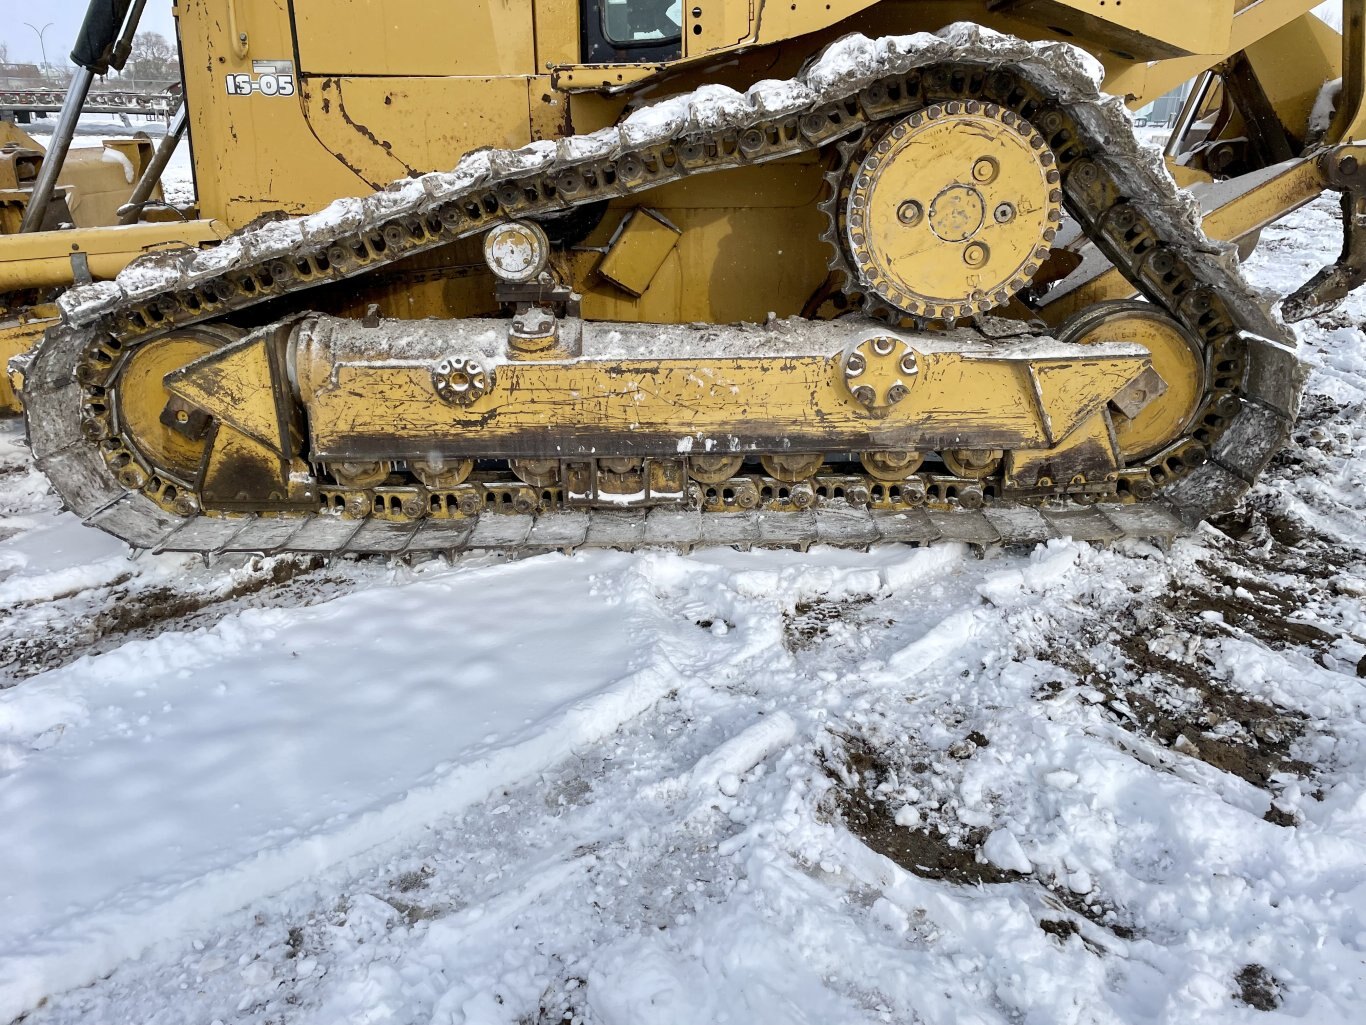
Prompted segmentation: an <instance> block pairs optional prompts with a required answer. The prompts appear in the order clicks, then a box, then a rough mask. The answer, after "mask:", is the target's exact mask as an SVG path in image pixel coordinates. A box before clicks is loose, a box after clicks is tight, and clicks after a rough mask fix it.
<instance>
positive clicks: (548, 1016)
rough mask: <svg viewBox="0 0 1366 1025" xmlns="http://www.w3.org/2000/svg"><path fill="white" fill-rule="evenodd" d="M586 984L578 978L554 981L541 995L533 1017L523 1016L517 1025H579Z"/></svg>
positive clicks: (586, 993) (583, 1018) (582, 1012)
mask: <svg viewBox="0 0 1366 1025" xmlns="http://www.w3.org/2000/svg"><path fill="white" fill-rule="evenodd" d="M587 997H588V982H587V980H585V979H581V978H579V977H578V976H570V977H568V978H563V979H556V980H555V981H554V982H552V983H551V984H550V985H549V986H547V987H546V988H545V992H544V993H542V994H541V999H540V1001H539V1006H538V1007H537V1009H536V1013H535V1015H525V1016H523V1017H521V1018H519V1019H518V1020H517V1025H581V1023H583V1022H587V1021H588V1020H589V1019H588V1018H587V1017H586V1015H585V1001H586V999H587Z"/></svg>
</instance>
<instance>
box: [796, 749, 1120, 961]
mask: <svg viewBox="0 0 1366 1025" xmlns="http://www.w3.org/2000/svg"><path fill="white" fill-rule="evenodd" d="M976 736H977V737H981V734H977V735H976ZM841 740H842V743H843V750H842V751H841V753H840V754H841V757H840V758H834V759H831V758H826V759H825V760H824V761H823V768H824V769H825V772H826V775H827V776H828V777H829V778H830V779H831V780H832V781H833V782H834V783H835V787H834V789H833V791H832V795H833V798H834V810H835V813H836V814H837V815H838V816H839V818H840V819H841V820H842V821H843V822H844V824H845V826H846V827H847V828H848V829H849V831H850V832H851V833H853V834H854V835H855V836H856V837H858V838H859V839H860V840H861V841H863V843H865V844H867V845H868V846H869V847H870V848H872V849H873V850H874V851H876V852H877V853H878V854H881V855H882V856H883V857H885V858H889V859H890V860H892V861H894V862H896V864H898V865H899V866H901V867H902V868H904V869H905V870H906V871H908V872H911V873H913V874H915V875H918V876H920V877H921V878H923V879H936V880H942V881H945V882H949V883H955V884H963V885H971V886H977V885H991V884H995V883H1023V884H1027V885H1036V886H1039V887H1041V888H1042V889H1044V890H1046V891H1047V892H1048V894H1049V895H1050V901H1051V903H1052V904H1053V905H1054V906H1055V907H1057V906H1061V907H1062V908H1065V909H1066V910H1067V911H1070V912H1072V913H1073V914H1075V915H1077V916H1079V917H1081V918H1085V919H1087V920H1088V921H1090V922H1092V923H1094V924H1095V925H1098V926H1100V927H1101V928H1103V929H1108V930H1109V931H1110V932H1111V933H1113V934H1114V935H1115V936H1117V937H1119V938H1120V939H1132V938H1133V937H1134V936H1135V935H1136V932H1135V930H1134V929H1132V928H1131V927H1130V926H1128V925H1127V924H1125V921H1124V916H1123V915H1122V914H1121V913H1120V911H1119V909H1118V908H1116V907H1115V906H1114V905H1113V904H1111V903H1110V902H1108V901H1106V900H1105V899H1103V898H1101V897H1099V896H1097V895H1094V894H1089V895H1086V896H1082V895H1079V894H1076V893H1073V892H1072V891H1071V890H1069V889H1067V888H1066V887H1065V886H1062V885H1059V884H1056V883H1049V882H1048V881H1046V880H1042V879H1038V878H1036V877H1033V876H1028V875H1024V874H1021V873H1019V872H1010V871H1006V870H1003V869H1000V868H997V867H996V866H995V865H992V864H991V863H990V862H988V861H987V860H986V859H985V858H980V857H979V856H978V851H979V850H980V849H981V847H982V844H983V843H985V842H986V838H987V836H988V835H989V834H988V831H987V830H985V829H982V828H962V827H958V828H955V827H954V826H953V825H951V824H945V823H943V822H940V823H933V822H930V823H926V824H924V825H920V826H917V827H915V828H908V827H905V826H899V825H897V823H896V812H895V810H894V809H893V808H892V807H890V806H889V804H888V803H887V802H886V801H884V800H883V799H882V798H881V797H879V796H878V795H877V793H876V791H877V787H878V784H879V783H881V782H882V781H883V780H884V779H886V778H887V777H888V775H889V773H890V772H892V771H893V768H894V767H893V766H890V765H888V764H887V763H886V761H885V759H884V756H883V754H882V753H881V752H880V751H878V750H876V749H875V748H874V747H873V746H872V745H870V744H869V743H868V742H867V741H866V740H864V739H863V738H861V737H855V736H850V735H844V736H842V737H841ZM981 740H982V741H983V743H978V746H979V747H985V746H986V743H985V741H986V738H985V737H981ZM974 742H976V741H975V740H974ZM915 771H916V770H915V768H914V767H913V766H906V767H905V769H904V770H903V771H900V772H898V776H899V778H902V779H905V778H907V775H908V773H913V772H915ZM1039 928H1040V929H1042V930H1044V932H1047V933H1049V934H1051V935H1053V936H1056V937H1058V938H1059V939H1061V940H1062V941H1063V942H1065V941H1066V938H1067V936H1070V935H1073V934H1075V933H1077V932H1079V927H1078V926H1077V924H1076V922H1075V921H1074V920H1072V919H1068V918H1065V917H1057V916H1052V917H1049V916H1045V917H1042V918H1041V919H1040V920H1039ZM1087 946H1088V947H1089V948H1090V949H1091V950H1092V951H1093V952H1094V953H1097V954H1100V953H1103V951H1102V950H1101V948H1098V947H1095V946H1092V945H1091V944H1089V943H1088V944H1087Z"/></svg>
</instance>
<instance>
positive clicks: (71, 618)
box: [0, 558, 345, 689]
mask: <svg viewBox="0 0 1366 1025" xmlns="http://www.w3.org/2000/svg"><path fill="white" fill-rule="evenodd" d="M342 579H345V571H344V568H339V567H338V566H331V567H329V566H328V565H327V564H326V562H325V561H324V560H323V559H320V558H277V559H267V560H262V561H260V562H259V563H258V564H257V565H256V566H255V567H254V571H253V572H250V573H249V574H246V575H242V576H239V577H238V578H237V579H236V580H235V581H234V582H233V583H232V584H231V585H230V586H227V587H225V588H223V589H222V590H217V591H211V590H197V589H196V590H186V591H181V590H177V589H176V588H174V587H170V586H165V585H157V586H154V587H139V586H138V585H137V581H136V578H134V577H131V576H125V577H122V578H120V579H117V580H115V581H113V582H112V583H111V584H108V585H105V586H104V587H101V588H97V589H92V590H90V591H86V592H77V593H75V594H71V595H64V596H62V598H63V599H67V600H71V601H73V602H80V603H83V604H84V606H86V607H83V608H80V609H75V608H73V609H72V610H71V611H70V612H68V613H67V615H66V616H62V615H61V614H60V612H59V614H58V615H57V616H55V617H53V621H52V622H51V624H50V626H49V628H48V629H47V630H46V631H45V632H43V633H35V632H31V631H22V632H19V635H18V636H14V637H9V638H3V639H0V689H2V688H5V687H10V686H13V685H14V684H16V683H18V682H20V681H22V680H25V679H27V678H29V677H31V676H35V675H37V674H38V673H42V672H46V671H47V670H49V669H56V668H60V667H61V666H64V665H68V664H69V663H71V662H74V661H75V660H76V659H78V658H80V657H81V656H83V655H90V654H98V653H100V652H102V651H106V650H108V649H109V648H112V647H114V646H116V645H117V644H121V643H123V642H124V641H125V640H127V639H130V638H145V637H154V636H156V635H157V634H160V633H164V632H166V631H169V630H185V629H192V628H193V627H195V626H197V625H200V624H201V623H205V624H207V623H211V622H216V621H217V620H218V619H220V618H221V617H222V615H223V614H224V612H225V611H227V610H228V609H229V608H231V607H240V608H250V607H255V606H265V605H281V604H288V605H309V604H312V603H313V602H314V601H323V600H327V599H329V598H332V597H335V590H332V589H330V587H329V585H332V584H335V583H336V582H338V581H340V580H342ZM56 600H57V599H49V600H48V601H47V603H46V604H48V605H49V606H51V605H52V604H53V603H54V602H55V601H56ZM24 607H26V606H16V607H15V609H14V610H11V614H12V612H13V611H19V610H21V609H22V608H24Z"/></svg>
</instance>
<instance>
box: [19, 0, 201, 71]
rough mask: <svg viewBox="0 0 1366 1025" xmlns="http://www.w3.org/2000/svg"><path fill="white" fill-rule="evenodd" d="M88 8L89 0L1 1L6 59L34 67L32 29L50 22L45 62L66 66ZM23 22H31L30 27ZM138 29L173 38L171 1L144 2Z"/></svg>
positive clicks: (36, 57)
mask: <svg viewBox="0 0 1366 1025" xmlns="http://www.w3.org/2000/svg"><path fill="white" fill-rule="evenodd" d="M88 6H89V3H88V0H39V2H37V3H35V2H34V0H0V40H3V41H4V42H5V44H6V45H7V46H8V47H9V59H10V60H12V61H16V62H19V63H34V64H36V63H37V62H38V61H39V60H41V59H42V51H41V50H40V49H39V47H38V33H37V32H35V31H34V29H39V30H41V29H42V28H43V26H44V25H46V24H48V23H49V22H51V24H52V27H51V28H49V29H47V30H46V31H45V32H43V42H44V43H45V44H46V46H47V59H48V60H49V61H51V62H52V63H53V64H65V63H67V62H68V61H69V59H70V58H69V55H70V53H71V48H72V47H73V46H75V45H76V33H77V32H79V31H80V30H81V22H82V21H84V20H85V11H86V8H87V7H88ZM25 22H30V23H32V25H33V28H29V27H28V25H26V24H24V23H25ZM139 28H140V29H141V30H143V31H152V32H160V33H161V34H162V35H164V36H166V38H168V39H174V38H175V19H174V18H172V17H171V0H147V7H146V8H145V9H144V10H143V12H142V21H141V22H140V24H139Z"/></svg>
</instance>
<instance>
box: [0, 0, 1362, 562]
mask: <svg viewBox="0 0 1366 1025" xmlns="http://www.w3.org/2000/svg"><path fill="white" fill-rule="evenodd" d="M142 2H143V0H137V2H135V3H134V4H132V5H131V9H130V5H129V4H128V3H127V2H126V0H94V2H93V3H92V5H91V11H90V14H89V16H88V17H87V20H86V27H85V29H84V30H83V32H82V38H81V40H80V42H79V44H78V48H77V54H76V55H74V56H76V57H77V63H79V64H81V66H82V68H83V69H84V71H85V75H84V81H85V83H86V84H88V82H89V77H90V75H91V74H93V73H94V72H95V71H96V70H98V69H99V68H100V67H101V66H103V65H102V62H107V61H108V59H109V56H110V54H111V53H117V49H118V46H119V42H118V40H119V38H120V34H122V37H123V38H127V37H128V35H129V34H130V32H131V28H130V25H132V24H135V22H136V19H137V16H138V14H139V13H140V11H141V7H142ZM1314 6H1315V0H1142V2H1138V0H1133V2H1124V0H1108V2H1107V0H814V2H813V0H681V2H680V0H463V2H461V3H458V4H457V3H448V4H431V3H428V2H427V0H176V3H175V8H174V13H175V16H176V19H177V24H178V34H179V40H180V47H181V53H182V63H183V71H184V85H185V103H184V108H183V111H182V114H181V115H180V116H179V118H178V123H177V125H176V126H173V128H174V130H173V132H172V133H171V134H170V136H168V138H169V139H170V140H171V142H170V143H168V145H171V144H173V142H174V139H175V138H176V137H177V136H178V135H179V134H180V133H181V132H182V131H187V132H188V135H189V140H190V144H191V146H192V151H193V163H194V173H195V184H196V189H197V206H196V208H195V209H193V210H184V211H180V213H181V214H182V216H181V217H180V218H178V219H176V220H174V221H173V222H168V221H164V220H162V221H155V222H147V221H141V220H138V217H139V211H140V210H141V209H143V204H144V202H145V199H146V196H147V194H148V193H149V191H150V189H151V187H152V185H151V182H152V181H153V180H154V178H155V175H156V174H158V173H159V167H158V165H159V164H164V159H154V160H152V161H150V162H149V165H148V172H147V174H145V175H144V176H143V180H142V181H140V182H139V183H138V185H137V188H136V189H135V190H134V194H133V196H132V198H131V199H130V201H129V203H128V204H126V205H125V206H124V208H123V211H122V213H121V215H120V217H121V219H123V220H125V221H127V222H128V223H126V224H125V225H124V226H121V227H107V228H101V227H85V228H71V229H67V230H55V231H54V230H49V231H24V232H20V233H18V234H14V235H11V236H8V237H6V238H3V239H0V267H5V268H9V269H10V273H9V275H8V277H6V278H5V279H4V280H5V283H6V284H5V287H6V288H7V289H9V290H10V291H12V292H13V293H14V294H16V295H21V296H25V295H26V296H32V297H37V298H38V299H45V300H52V299H55V302H56V310H55V312H54V313H53V314H52V315H51V316H50V317H49V318H46V319H44V318H43V317H41V316H35V315H34V314H33V312H32V309H28V310H25V309H21V308H20V305H21V304H19V305H12V307H11V312H12V315H13V316H14V318H15V319H14V320H13V321H12V323H11V328H10V331H9V333H8V335H7V336H6V337H8V338H10V339H11V340H12V341H11V344H12V345H13V346H14V347H15V348H17V349H27V348H28V347H29V346H30V345H34V346H35V347H34V348H33V351H32V352H31V353H26V354H21V355H18V356H16V357H15V359H13V360H12V361H11V364H10V366H11V377H12V379H13V380H14V381H15V383H16V384H17V386H18V389H19V392H20V395H21V397H22V401H23V406H24V414H25V417H26V421H27V429H28V435H29V440H30V444H31V446H32V449H33V454H34V457H35V459H36V461H37V464H38V466H39V467H41V468H42V470H43V471H44V472H45V473H46V474H47V475H48V477H49V478H50V479H51V481H52V483H53V485H54V486H55V487H56V489H57V491H58V492H59V493H60V494H61V496H62V497H63V499H64V501H65V502H66V504H67V506H68V507H69V508H70V509H72V510H74V511H75V512H76V513H77V514H78V515H80V516H81V517H83V518H84V519H85V520H86V521H87V522H88V523H90V524H91V525H93V526H96V527H99V528H101V529H104V530H106V531H109V532H110V533H113V534H115V535H117V536H118V537H120V538H123V539H124V540H126V541H127V542H128V543H129V544H131V545H133V546H136V547H141V548H150V549H154V550H170V551H189V552H200V553H204V554H205V555H206V556H208V555H212V554H217V553H223V552H279V551H298V552H308V553H321V554H324V555H333V554H340V553H348V552H356V553H378V554H387V555H390V556H394V555H399V554H402V553H407V552H420V551H460V550H467V549H483V548H497V549H504V550H514V551H529V550H553V549H566V550H567V549H574V548H578V547H581V546H611V547H618V548H632V547H637V546H648V545H663V546H671V547H677V548H684V549H686V548H690V547H692V546H696V545H706V544H727V545H741V546H744V545H760V546H765V545H773V546H786V547H797V548H804V547H805V546H807V545H809V544H812V543H830V544H846V545H867V544H872V543H876V542H878V541H883V540H886V541H902V542H911V543H929V542H933V541H935V540H939V539H951V540H959V541H965V542H970V543H974V544H993V543H1001V542H1006V543H1014V542H1031V541H1037V540H1041V539H1043V538H1047V537H1054V536H1061V535H1067V536H1072V537H1077V538H1085V539H1092V540H1108V539H1113V538H1118V537H1124V536H1134V537H1162V536H1169V535H1171V534H1174V533H1177V532H1180V531H1181V530H1182V529H1184V528H1185V527H1187V526H1189V524H1191V523H1192V522H1194V521H1197V520H1199V519H1200V518H1201V517H1204V516H1206V515H1208V514H1210V513H1211V512H1214V511H1217V510H1219V509H1222V508H1226V507H1227V506H1229V505H1230V504H1231V503H1232V502H1234V501H1235V500H1236V499H1237V498H1238V497H1239V496H1240V495H1241V494H1242V493H1243V492H1245V491H1246V490H1247V488H1248V487H1249V486H1250V484H1251V482H1252V481H1253V480H1255V479H1256V477H1257V475H1258V474H1259V473H1260V471H1261V470H1262V468H1263V467H1264V466H1265V464H1266V463H1267V461H1268V460H1269V459H1270V458H1271V457H1272V455H1274V453H1275V452H1276V451H1277V449H1278V448H1279V447H1280V446H1281V445H1282V444H1283V443H1284V441H1285V439H1286V437H1287V435H1288V432H1289V429H1290V426H1291V424H1292V422H1293V419H1294V417H1295V414H1296V409H1297V405H1298V402H1299V392H1300V388H1301V381H1302V375H1301V372H1300V368H1299V363H1298V360H1297V358H1296V355H1295V351H1294V340H1293V335H1292V334H1291V333H1290V332H1289V330H1288V329H1287V328H1286V326H1285V323H1284V320H1288V319H1295V318H1302V317H1305V316H1308V315H1310V314H1313V313H1316V312H1320V311H1324V310H1327V309H1330V308H1331V307H1332V306H1333V304H1334V303H1336V302H1339V301H1341V299H1342V298H1343V297H1344V296H1345V295H1346V294H1347V293H1348V292H1349V291H1350V290H1351V289H1352V288H1354V287H1356V286H1357V285H1358V284H1360V283H1361V282H1362V281H1363V279H1364V278H1366V150H1363V148H1362V147H1361V146H1360V145H1358V140H1360V139H1362V137H1363V131H1366V107H1364V106H1363V97H1366V22H1364V15H1366V0H1347V2H1346V3H1345V11H1344V16H1345V20H1344V29H1343V31H1342V32H1341V33H1340V34H1339V33H1338V32H1337V31H1335V30H1333V29H1331V28H1329V27H1328V26H1327V25H1325V24H1324V23H1323V22H1322V21H1320V20H1319V19H1318V18H1316V17H1315V16H1314V15H1313V14H1312V13H1311V11H1312V9H1313V8H1314ZM81 84H82V77H81V76H78V80H77V82H76V83H75V84H74V85H73V90H72V96H71V97H69V98H68V108H70V109H69V111H64V115H63V120H65V119H66V116H67V114H68V113H69V114H70V115H71V116H72V117H73V118H74V116H75V114H76V113H77V112H78V111H79V99H80V96H79V90H80V87H81ZM1174 91H1175V92H1176V95H1177V97H1178V98H1179V97H1184V102H1182V103H1180V105H1179V106H1178V107H1176V108H1175V109H1174V111H1173V113H1172V118H1171V131H1170V137H1169V140H1168V141H1167V142H1166V145H1165V151H1164V150H1163V149H1161V148H1160V147H1156V146H1151V145H1147V144H1145V143H1142V142H1140V140H1139V139H1138V138H1137V137H1136V135H1135V129H1134V125H1133V122H1132V117H1131V111H1133V110H1142V109H1147V108H1148V107H1150V106H1151V105H1152V104H1154V102H1155V101H1157V100H1159V99H1160V98H1162V97H1167V96H1170V95H1171V94H1173V92H1174ZM59 128H60V123H59ZM62 149H63V147H62V145H61V134H60V131H59V133H58V136H57V137H56V138H54V142H53V146H52V147H50V149H49V154H48V156H47V158H46V160H45V162H44V166H43V168H42V169H41V170H40V173H39V175H38V177H37V179H36V181H35V183H34V185H33V187H32V189H31V192H30V195H29V198H28V210H27V211H26V216H25V218H24V227H25V228H30V227H34V226H36V225H37V224H39V223H41V219H42V218H43V217H44V216H46V212H45V207H46V205H47V203H48V202H49V192H50V190H51V186H52V184H53V183H54V182H56V181H57V179H58V173H59V172H58V170H57V168H56V167H55V165H56V164H57V163H58V162H59V158H60V153H61V151H62ZM54 154H55V155H54ZM157 156H158V158H160V157H161V154H160V153H159V154H158V155H157ZM1178 186H1180V187H1178ZM1184 190H1189V191H1184ZM1325 190H1332V191H1335V192H1338V193H1341V195H1342V205H1343V213H1344V220H1343V228H1344V247H1343V253H1342V257H1341V259H1340V260H1339V261H1338V262H1337V263H1336V264H1334V265H1333V266H1331V267H1329V268H1325V270H1324V271H1323V272H1321V273H1320V274H1319V275H1318V276H1317V277H1316V278H1314V279H1313V280H1312V281H1310V282H1308V283H1306V285H1305V286H1304V287H1303V288H1301V289H1300V290H1299V291H1298V292H1297V293H1295V294H1294V295H1293V296H1290V297H1288V298H1286V299H1285V300H1284V302H1283V303H1282V313H1283V314H1284V319H1283V318H1282V317H1280V316H1277V315H1275V314H1273V313H1271V312H1269V311H1268V309H1267V308H1266V306H1265V301H1264V297H1261V296H1258V295H1256V294H1254V293H1253V292H1252V291H1251V290H1250V289H1249V288H1248V286H1247V285H1246V283H1245V282H1244V281H1243V279H1242V277H1241V276H1240V272H1239V270H1238V254H1239V251H1240V247H1241V249H1242V251H1244V252H1246V250H1247V249H1248V247H1249V246H1251V245H1252V244H1254V243H1255V239H1256V236H1257V233H1258V231H1259V230H1260V229H1261V228H1263V227H1264V226H1265V225H1267V224H1268V223H1270V222H1272V221H1274V220H1276V219H1277V218H1279V217H1281V216H1283V215H1284V214H1286V213H1287V212H1289V211H1291V210H1293V209H1295V208H1296V207H1298V206H1300V205H1302V204H1304V203H1306V202H1308V201H1309V200H1311V199H1313V198H1314V197H1316V196H1318V195H1319V194H1321V193H1322V192H1324V191H1325ZM97 252H98V253H99V256H100V259H95V258H94V256H93V254H95V253H97ZM86 254H92V255H86ZM25 267H32V268H34V274H33V276H32V280H25V279H24V278H23V271H24V269H25ZM40 335H41V340H39V336H40Z"/></svg>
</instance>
